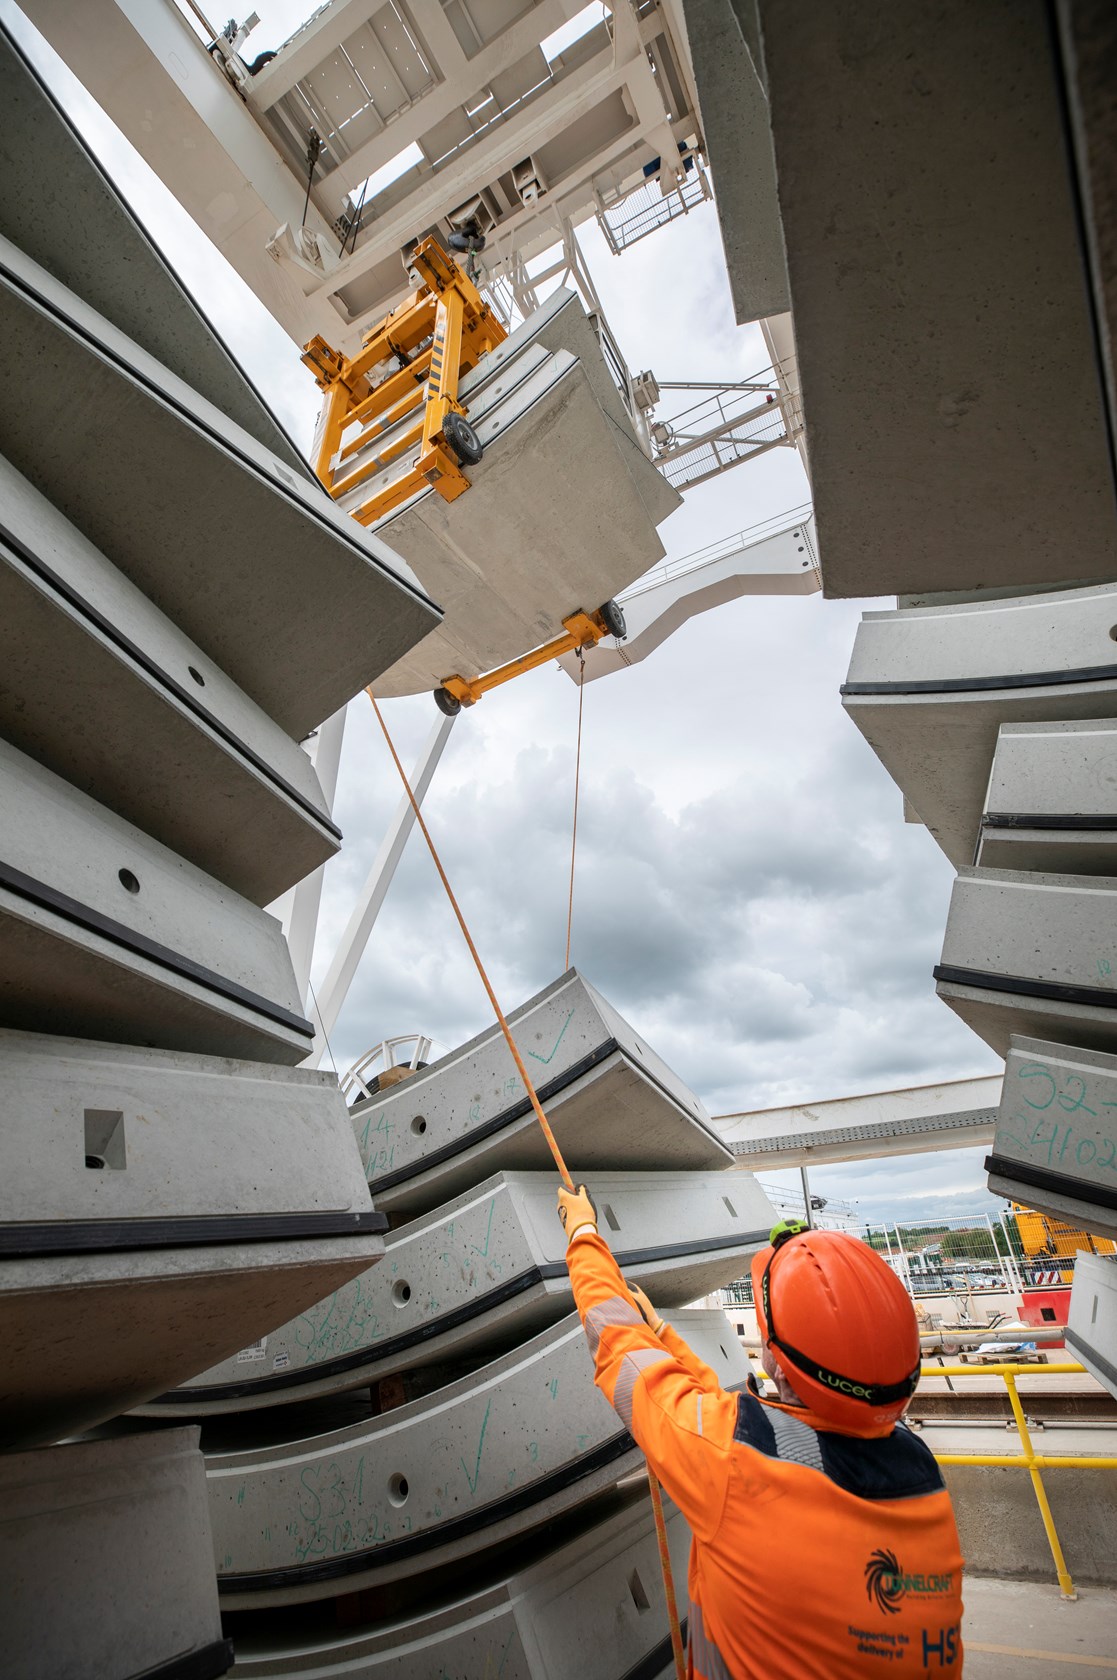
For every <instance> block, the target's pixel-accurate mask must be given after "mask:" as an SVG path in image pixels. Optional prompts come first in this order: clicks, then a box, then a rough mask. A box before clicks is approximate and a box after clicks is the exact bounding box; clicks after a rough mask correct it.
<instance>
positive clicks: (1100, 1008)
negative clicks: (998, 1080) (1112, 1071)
mask: <svg viewBox="0 0 1117 1680" xmlns="http://www.w3.org/2000/svg"><path fill="white" fill-rule="evenodd" d="M1115 948H1117V879H1113V878H1111V877H1108V876H1093V875H1033V874H1029V873H1025V872H1024V871H1021V870H1010V869H963V870H961V871H960V872H959V874H958V878H957V880H956V881H955V883H954V891H953V894H952V895H951V900H950V913H949V915H948V917H947V923H946V935H945V938H944V941H943V948H942V961H941V962H940V963H939V965H938V966H937V967H936V969H935V979H936V981H937V982H938V993H939V996H940V997H941V998H943V999H944V1000H945V1002H947V1003H948V1004H949V1005H950V1007H951V1008H952V1009H953V1010H955V1011H956V1013H957V1014H959V1015H960V1016H961V1017H962V1019H963V1020H964V1021H965V1022H966V1024H967V1025H968V1026H970V1027H972V1028H973V1030H974V1032H976V1033H977V1034H978V1036H979V1037H980V1038H983V1039H984V1040H985V1042H986V1043H987V1044H989V1045H991V1046H992V1048H993V1049H994V1050H996V1051H997V1053H998V1054H999V1055H1002V1056H1003V1055H1007V1053H1008V1048H1009V1039H1010V1037H1011V1035H1012V1034H1013V1033H1019V1034H1023V1035H1024V1036H1026V1037H1029V1038H1044V1039H1050V1040H1052V1041H1054V1042H1055V1043H1062V1044H1072V1045H1084V1046H1087V1047H1088V1048H1090V1049H1092V1050H1103V1051H1110V1052H1113V1051H1117V958H1115V957H1114V950H1115Z"/></svg>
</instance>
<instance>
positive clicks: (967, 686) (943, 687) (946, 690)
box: [838, 665, 1117, 696]
mask: <svg viewBox="0 0 1117 1680" xmlns="http://www.w3.org/2000/svg"><path fill="white" fill-rule="evenodd" d="M1115 678H1117V665H1079V666H1076V667H1074V668H1072V669H1070V670H1067V671H1023V672H1015V671H1013V672H1009V673H1008V674H1007V675H1005V676H1000V677H929V678H927V679H926V680H924V681H916V680H915V679H914V678H910V679H909V678H906V677H905V678H902V679H900V680H899V681H896V682H847V683H843V684H842V686H841V688H840V689H839V690H838V692H839V693H840V694H842V695H846V694H851V695H854V696H857V695H863V694H982V693H990V692H993V691H995V690H997V689H1004V688H1056V687H1058V686H1059V685H1060V684H1063V683H1089V682H1113V681H1114V679H1115Z"/></svg>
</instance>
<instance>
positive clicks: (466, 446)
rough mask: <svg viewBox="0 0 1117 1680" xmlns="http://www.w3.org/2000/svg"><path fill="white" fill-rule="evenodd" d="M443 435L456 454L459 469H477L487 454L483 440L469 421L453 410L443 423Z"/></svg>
mask: <svg viewBox="0 0 1117 1680" xmlns="http://www.w3.org/2000/svg"><path fill="white" fill-rule="evenodd" d="M442 435H443V437H444V438H445V439H446V442H447V443H448V444H449V445H450V448H451V449H452V450H453V451H454V454H455V455H456V456H457V457H458V465H459V467H475V466H476V465H477V463H478V461H480V459H481V457H482V455H483V454H484V453H485V450H484V446H483V444H482V442H481V439H480V438H479V437H478V436H477V433H476V432H475V431H474V429H473V427H472V426H471V425H470V423H469V421H468V420H463V418H462V416H461V415H460V414H455V412H454V410H453V409H451V410H450V412H449V414H448V415H447V416H446V418H445V420H444V421H443V422H442Z"/></svg>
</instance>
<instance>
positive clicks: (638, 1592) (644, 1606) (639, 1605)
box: [628, 1569, 652, 1616]
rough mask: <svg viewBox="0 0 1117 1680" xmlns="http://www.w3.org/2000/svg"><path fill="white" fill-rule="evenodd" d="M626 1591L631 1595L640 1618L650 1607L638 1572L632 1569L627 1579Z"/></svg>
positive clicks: (649, 1601)
mask: <svg viewBox="0 0 1117 1680" xmlns="http://www.w3.org/2000/svg"><path fill="white" fill-rule="evenodd" d="M628 1590H629V1592H630V1594H631V1595H632V1602H633V1604H635V1606H636V1612H637V1615H640V1616H642V1615H643V1614H644V1611H645V1610H650V1609H651V1607H652V1604H651V1599H650V1598H649V1597H648V1595H647V1593H646V1591H645V1590H644V1583H643V1581H641V1579H640V1571H639V1570H638V1569H634V1570H633V1571H632V1574H631V1575H630V1576H629V1577H628Z"/></svg>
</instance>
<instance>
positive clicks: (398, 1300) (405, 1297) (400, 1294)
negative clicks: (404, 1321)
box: [392, 1278, 411, 1307]
mask: <svg viewBox="0 0 1117 1680" xmlns="http://www.w3.org/2000/svg"><path fill="white" fill-rule="evenodd" d="M410 1299H411V1285H410V1284H409V1283H405V1282H404V1281H403V1279H402V1278H400V1280H399V1282H398V1283H393V1285H392V1304H393V1305H394V1306H397V1307H406V1305H407V1303H408V1301H410Z"/></svg>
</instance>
